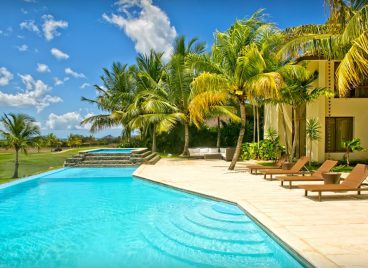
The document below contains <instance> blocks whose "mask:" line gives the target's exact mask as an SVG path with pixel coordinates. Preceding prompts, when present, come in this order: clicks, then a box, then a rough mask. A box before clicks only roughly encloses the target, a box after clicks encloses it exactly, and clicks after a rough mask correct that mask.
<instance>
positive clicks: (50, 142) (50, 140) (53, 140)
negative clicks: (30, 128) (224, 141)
mask: <svg viewBox="0 0 368 268" xmlns="http://www.w3.org/2000/svg"><path fill="white" fill-rule="evenodd" d="M60 144H61V142H60V140H59V139H58V138H57V137H56V135H55V134H54V133H50V134H48V135H47V136H46V145H47V146H48V147H50V150H51V151H52V148H54V147H56V146H58V145H60Z"/></svg>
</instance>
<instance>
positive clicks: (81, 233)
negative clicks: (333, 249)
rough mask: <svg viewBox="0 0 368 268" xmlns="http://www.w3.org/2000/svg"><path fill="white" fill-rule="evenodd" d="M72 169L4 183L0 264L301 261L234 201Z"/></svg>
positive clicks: (119, 174) (116, 172) (125, 171)
mask: <svg viewBox="0 0 368 268" xmlns="http://www.w3.org/2000/svg"><path fill="white" fill-rule="evenodd" d="M134 170H135V169H134V168H66V169H62V170H59V171H56V172H54V173H49V174H43V175H42V174H41V175H40V176H39V177H36V178H35V179H32V180H29V181H25V182H22V183H19V184H15V185H10V186H7V187H4V186H0V187H2V189H1V188H0V238H1V239H0V267H31V268H32V267H122V266H124V267H301V266H302V265H301V264H300V263H299V262H298V261H297V260H296V259H294V258H293V257H292V255H290V254H289V253H288V252H287V251H286V250H284V249H283V248H282V247H281V246H280V245H279V244H278V243H276V242H275V241H274V240H273V239H271V237H270V236H269V235H268V234H267V233H265V232H264V231H263V230H262V229H261V228H260V227H259V226H258V225H257V224H256V223H255V222H254V221H252V220H251V219H250V218H249V217H247V216H246V215H244V213H243V212H242V211H241V210H240V209H239V208H238V207H236V206H233V205H230V204H226V203H222V202H216V201H213V200H209V199H204V198H202V197H199V196H196V195H191V194H187V193H184V192H180V191H176V190H173V189H171V188H166V187H162V186H159V185H157V184H153V183H150V182H146V181H144V180H140V179H135V178H132V173H133V172H134Z"/></svg>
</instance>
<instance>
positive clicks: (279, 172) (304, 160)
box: [260, 156, 309, 181]
mask: <svg viewBox="0 0 368 268" xmlns="http://www.w3.org/2000/svg"><path fill="white" fill-rule="evenodd" d="M308 162H309V158H308V157H306V156H303V157H301V158H300V159H299V160H298V161H297V162H296V163H295V164H294V166H292V168H291V169H281V168H278V169H265V170H260V172H261V173H262V174H264V179H265V180H266V179H267V175H270V180H271V181H272V175H284V174H286V175H298V174H302V175H305V174H306V173H309V171H307V172H305V171H301V169H302V168H303V167H304V166H305V165H306V164H307V163H308Z"/></svg>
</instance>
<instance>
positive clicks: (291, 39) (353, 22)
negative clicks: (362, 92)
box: [279, 0, 368, 96]
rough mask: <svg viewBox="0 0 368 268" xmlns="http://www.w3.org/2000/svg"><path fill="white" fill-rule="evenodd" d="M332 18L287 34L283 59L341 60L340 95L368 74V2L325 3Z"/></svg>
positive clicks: (340, 0)
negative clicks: (306, 57) (307, 57)
mask: <svg viewBox="0 0 368 268" xmlns="http://www.w3.org/2000/svg"><path fill="white" fill-rule="evenodd" d="M325 2H326V4H327V5H328V6H329V7H330V17H329V19H328V21H327V23H326V24H325V25H302V26H297V27H293V28H290V29H287V30H286V31H285V35H286V39H287V40H288V42H286V44H285V46H284V47H283V48H282V49H281V50H280V52H279V54H280V56H282V57H283V58H284V59H290V58H297V57H301V56H314V57H319V58H324V59H328V60H331V59H333V60H341V63H340V65H339V67H338V70H337V85H338V90H339V93H340V95H341V96H344V95H346V94H347V93H348V91H349V89H351V88H354V87H356V86H359V85H360V84H361V83H362V82H364V81H365V80H366V77H367V75H368V1H367V0H326V1H325Z"/></svg>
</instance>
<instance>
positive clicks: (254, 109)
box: [252, 104, 256, 142]
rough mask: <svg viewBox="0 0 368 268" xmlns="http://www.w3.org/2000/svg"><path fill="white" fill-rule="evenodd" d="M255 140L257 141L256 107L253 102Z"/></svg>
mask: <svg viewBox="0 0 368 268" xmlns="http://www.w3.org/2000/svg"><path fill="white" fill-rule="evenodd" d="M252 106H253V142H256V107H255V105H254V104H253V105H252Z"/></svg>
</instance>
